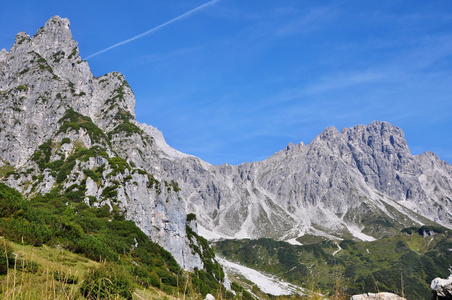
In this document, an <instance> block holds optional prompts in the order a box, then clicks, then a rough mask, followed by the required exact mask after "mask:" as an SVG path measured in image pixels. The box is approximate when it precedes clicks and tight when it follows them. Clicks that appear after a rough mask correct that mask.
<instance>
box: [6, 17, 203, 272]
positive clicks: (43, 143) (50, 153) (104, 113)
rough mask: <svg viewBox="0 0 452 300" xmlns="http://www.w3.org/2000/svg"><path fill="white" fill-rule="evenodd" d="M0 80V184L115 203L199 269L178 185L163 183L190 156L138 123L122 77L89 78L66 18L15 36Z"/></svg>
mask: <svg viewBox="0 0 452 300" xmlns="http://www.w3.org/2000/svg"><path fill="white" fill-rule="evenodd" d="M0 74H1V76H0V111H1V115H0V122H1V123H2V126H1V129H0V171H1V172H0V175H1V177H2V181H4V182H6V183H7V184H8V185H10V186H12V187H14V188H16V189H18V190H19V191H20V192H21V193H23V194H24V195H25V196H33V195H36V194H45V193H49V192H50V191H53V192H55V191H57V192H59V193H62V194H64V193H67V192H68V191H73V190H75V191H78V192H79V193H80V196H79V197H82V199H77V201H81V200H83V201H84V202H85V203H87V204H89V205H94V206H103V205H107V206H109V207H110V208H111V209H113V206H115V205H116V206H118V207H119V209H121V210H122V211H124V213H125V214H126V216H127V218H128V219H131V220H134V221H135V222H136V223H137V225H138V226H139V227H140V228H141V229H142V230H143V232H145V233H146V234H147V235H149V236H150V237H152V239H153V240H154V241H156V242H158V243H159V244H160V245H161V246H163V247H164V248H165V249H166V250H168V251H170V252H171V253H172V254H173V256H174V257H175V259H176V260H177V262H178V263H179V264H180V265H181V266H182V267H183V268H185V269H187V270H189V269H193V268H195V267H196V268H202V266H203V263H202V261H201V258H200V254H199V253H192V252H193V250H192V248H191V246H190V245H193V243H194V242H193V241H191V240H190V238H191V239H193V235H191V236H190V238H189V237H188V235H187V231H186V224H185V223H186V213H185V210H184V207H183V206H181V205H180V197H179V196H178V188H177V183H174V182H171V185H170V182H169V181H165V178H164V176H163V175H162V170H163V168H162V167H161V162H160V160H161V159H164V158H174V157H185V155H182V154H180V153H179V152H178V151H176V150H174V149H172V148H170V147H169V146H167V145H166V143H165V141H164V138H163V136H162V134H161V133H160V132H159V131H158V130H157V129H155V128H153V127H152V126H149V125H145V124H140V123H138V122H137V121H136V120H135V111H134V110H135V97H134V95H133V92H132V90H131V88H130V86H129V85H128V83H127V81H126V80H125V78H124V76H123V75H122V74H120V73H118V72H112V73H108V74H106V75H104V76H101V77H94V76H93V74H92V72H91V70H90V68H89V66H88V63H87V62H86V61H83V60H82V59H81V58H80V55H79V51H78V45H77V42H75V41H74V40H73V38H72V33H71V31H70V29H69V21H68V20H67V19H63V18H60V17H58V16H56V17H53V18H51V19H50V20H49V21H47V22H46V24H45V26H44V27H42V28H41V29H39V30H38V32H37V33H36V34H35V35H34V36H33V37H31V38H30V36H29V35H27V34H26V33H24V32H21V33H19V34H18V35H17V36H16V39H15V43H14V45H13V46H12V48H11V50H10V52H7V51H6V50H3V51H2V52H1V53H0ZM5 173H6V174H7V175H8V176H5ZM11 174H15V175H14V176H12V175H11ZM194 222H195V221H194ZM192 227H194V228H193V230H195V229H196V228H195V227H196V222H195V224H194V225H192Z"/></svg>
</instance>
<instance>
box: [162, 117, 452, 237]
mask: <svg viewBox="0 0 452 300" xmlns="http://www.w3.org/2000/svg"><path fill="white" fill-rule="evenodd" d="M165 168H166V169H167V170H168V172H170V174H171V175H170V177H169V178H171V179H172V180H176V181H177V182H178V183H179V186H180V187H181V190H182V197H183V198H185V199H187V200H188V201H187V202H186V204H187V211H189V212H194V213H196V214H197V216H198V222H199V224H200V226H201V227H200V231H201V232H202V233H203V234H205V235H206V236H210V237H211V238H219V237H222V238H261V237H267V238H274V239H282V240H290V239H293V238H297V237H300V236H303V235H306V234H310V235H312V234H313V235H320V236H325V237H328V238H333V239H334V238H341V239H342V238H355V239H360V240H373V239H376V238H380V237H383V236H388V235H391V234H393V233H395V232H398V231H400V230H401V229H403V228H405V227H410V226H421V225H424V224H433V223H438V224H441V225H442V226H445V227H448V228H451V226H452V214H451V213H452V167H451V166H450V165H449V164H448V163H446V162H444V161H441V160H440V159H439V158H438V157H437V156H436V155H435V154H433V153H431V152H426V153H423V154H421V155H419V156H413V155H411V153H410V150H409V148H408V146H407V144H406V140H405V138H404V135H403V132H402V130H401V129H400V128H398V127H396V126H393V125H391V124H389V123H386V122H380V121H375V122H372V123H371V124H369V125H367V126H364V125H357V126H355V127H353V128H345V129H343V130H342V131H341V132H338V131H337V130H336V129H335V128H333V127H330V128H327V129H326V130H325V131H324V132H323V133H321V134H320V135H319V136H317V137H316V138H314V140H313V141H312V142H311V143H309V144H308V145H304V144H303V143H300V144H298V145H293V144H290V145H289V146H287V148H286V149H284V150H282V151H279V152H277V153H275V154H274V155H272V156H271V157H269V158H268V159H266V160H264V161H261V162H253V163H244V164H241V165H238V166H230V165H222V166H212V165H208V164H206V163H205V162H202V161H201V160H199V159H196V158H193V157H186V158H181V159H179V160H177V161H173V162H172V163H168V164H167V165H166V166H165Z"/></svg>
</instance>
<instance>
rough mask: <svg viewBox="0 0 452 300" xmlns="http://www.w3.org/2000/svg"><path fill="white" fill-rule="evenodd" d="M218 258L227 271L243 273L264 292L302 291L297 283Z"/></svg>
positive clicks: (278, 294) (297, 292)
mask: <svg viewBox="0 0 452 300" xmlns="http://www.w3.org/2000/svg"><path fill="white" fill-rule="evenodd" d="M217 260H218V262H219V263H220V264H221V265H222V266H223V267H224V268H225V269H226V270H227V271H229V272H232V273H236V274H237V273H238V274H240V275H242V276H243V277H245V278H246V279H248V280H249V281H251V282H253V283H255V284H256V285H257V286H258V287H259V288H260V289H261V291H263V292H264V293H267V294H271V295H274V296H282V295H291V294H299V293H300V290H301V288H300V287H298V286H296V285H293V284H290V283H287V282H283V281H279V280H278V279H277V278H274V277H270V276H268V275H264V274H262V273H261V272H258V271H256V270H253V269H251V268H248V267H245V266H242V265H239V264H236V263H233V262H231V261H228V260H226V259H223V258H217Z"/></svg>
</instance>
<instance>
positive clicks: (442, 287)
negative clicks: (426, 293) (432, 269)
mask: <svg viewBox="0 0 452 300" xmlns="http://www.w3.org/2000/svg"><path fill="white" fill-rule="evenodd" d="M430 289H431V291H432V293H433V295H434V298H433V299H452V275H450V276H449V277H448V278H447V279H442V278H439V277H438V278H435V279H433V280H432V283H431V284H430Z"/></svg>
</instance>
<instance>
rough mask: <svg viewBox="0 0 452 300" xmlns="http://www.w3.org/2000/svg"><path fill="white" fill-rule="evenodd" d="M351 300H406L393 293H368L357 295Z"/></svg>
mask: <svg viewBox="0 0 452 300" xmlns="http://www.w3.org/2000/svg"><path fill="white" fill-rule="evenodd" d="M350 300H406V299H405V298H403V297H400V296H398V295H396V294H393V293H376V294H374V293H367V294H362V295H355V296H352V297H351V298H350Z"/></svg>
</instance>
